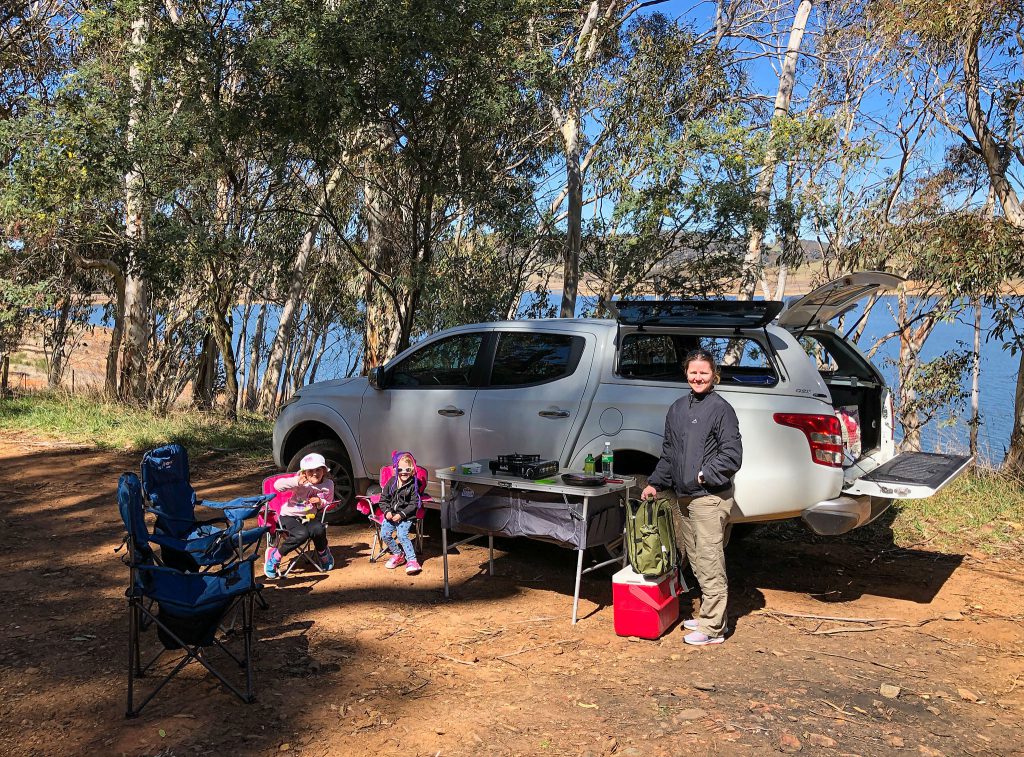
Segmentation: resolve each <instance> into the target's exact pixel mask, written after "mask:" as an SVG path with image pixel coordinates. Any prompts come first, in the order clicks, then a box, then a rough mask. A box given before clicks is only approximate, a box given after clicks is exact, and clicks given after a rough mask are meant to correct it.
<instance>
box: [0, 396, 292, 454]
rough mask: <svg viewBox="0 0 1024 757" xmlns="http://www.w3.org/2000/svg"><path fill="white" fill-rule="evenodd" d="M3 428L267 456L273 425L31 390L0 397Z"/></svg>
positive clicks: (107, 445)
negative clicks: (176, 443) (131, 406)
mask: <svg viewBox="0 0 1024 757" xmlns="http://www.w3.org/2000/svg"><path fill="white" fill-rule="evenodd" d="M0 426H3V428H5V429H8V430H10V431H24V432H28V433H32V434H38V435H40V436H46V437H55V438H59V439H66V440H69V441H75V442H79V443H81V444H83V445H86V446H94V447H96V448H99V449H114V450H127V451H133V452H142V451H144V450H147V449H151V448H153V447H156V446H158V445H161V444H168V443H172V442H178V443H180V444H183V445H185V446H186V447H187V448H189V449H190V450H195V451H205V450H232V451H238V452H241V453H244V454H246V455H250V456H253V457H268V456H269V454H270V449H271V443H272V439H271V433H272V424H271V422H270V421H268V420H267V419H265V418H259V417H256V416H248V415H247V416H243V417H240V418H239V419H238V420H237V421H229V420H226V419H225V418H223V417H221V416H218V415H216V414H212V413H200V412H198V411H194V410H193V411H183V410H176V411H171V412H168V413H154V412H150V411H147V410H144V409H139V408H130V407H125V406H124V405H121V404H115V403H111V402H105V401H103V400H100V399H95V398H91V397H86V396H82V395H69V394H63V393H45V394H30V395H24V396H20V397H13V398H9V399H2V400H0Z"/></svg>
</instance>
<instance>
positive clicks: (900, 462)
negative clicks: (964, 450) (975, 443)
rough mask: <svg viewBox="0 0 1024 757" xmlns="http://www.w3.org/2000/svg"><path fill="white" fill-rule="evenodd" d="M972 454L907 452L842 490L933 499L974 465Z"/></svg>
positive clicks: (883, 495)
mask: <svg viewBox="0 0 1024 757" xmlns="http://www.w3.org/2000/svg"><path fill="white" fill-rule="evenodd" d="M971 460H972V458H971V456H970V455H946V454H941V453H937V452H904V453H903V454H902V455H897V456H896V457H894V458H893V459H892V460H890V461H889V462H887V463H885V464H884V465H880V466H879V467H877V468H875V469H874V470H873V471H871V472H870V473H868V474H867V475H865V476H862V477H861V478H859V479H857V480H856V481H854V482H853V483H852V484H851V485H850V486H848V487H846V488H844V489H843V493H844V494H870V495H871V496H874V497H889V498H891V499H923V498H925V497H930V496H932V495H933V494H935V493H936V492H938V491H939V490H940V489H942V488H943V487H944V486H946V485H947V484H948V483H949V482H950V481H952V480H953V479H955V478H956V477H957V476H959V475H960V474H961V473H963V472H964V471H965V470H967V466H968V465H970V464H971Z"/></svg>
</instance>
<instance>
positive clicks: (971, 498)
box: [892, 470, 1024, 554]
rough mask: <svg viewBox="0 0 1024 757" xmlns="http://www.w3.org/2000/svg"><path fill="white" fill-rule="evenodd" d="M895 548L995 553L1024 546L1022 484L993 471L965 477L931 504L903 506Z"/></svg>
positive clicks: (894, 525) (918, 502) (896, 521)
mask: <svg viewBox="0 0 1024 757" xmlns="http://www.w3.org/2000/svg"><path fill="white" fill-rule="evenodd" d="M892 530H893V534H894V536H895V541H896V543H897V544H901V545H903V544H907V545H909V544H916V543H922V542H927V543H928V544H929V545H934V546H935V547H937V548H941V549H965V548H967V549H980V550H982V551H983V552H987V553H989V554H993V553H996V552H1000V551H1003V550H1004V549H1007V548H1012V547H1014V546H1020V545H1022V544H1024V482H1022V481H1020V480H1017V479H1014V478H1012V477H1011V476H1008V475H1002V474H1000V473H998V472H993V471H985V470H982V471H978V472H976V473H971V474H965V475H963V476H960V477H959V478H958V479H956V480H955V481H954V482H953V483H951V484H950V485H949V486H947V487H946V488H945V489H943V490H942V491H940V492H939V493H938V494H936V495H935V496H934V497H929V498H928V499H915V500H908V501H906V502H903V503H902V504H900V505H899V509H898V511H897V515H896V517H895V519H894V520H893V522H892Z"/></svg>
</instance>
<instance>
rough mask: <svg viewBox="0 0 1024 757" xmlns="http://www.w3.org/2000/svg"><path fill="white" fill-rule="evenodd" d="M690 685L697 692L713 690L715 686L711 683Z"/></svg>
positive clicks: (697, 682) (701, 682) (698, 682)
mask: <svg viewBox="0 0 1024 757" xmlns="http://www.w3.org/2000/svg"><path fill="white" fill-rule="evenodd" d="M692 685H693V688H695V689H697V691H714V690H715V684H713V683H711V681H694V682H693V684H692Z"/></svg>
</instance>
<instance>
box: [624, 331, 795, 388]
mask: <svg viewBox="0 0 1024 757" xmlns="http://www.w3.org/2000/svg"><path fill="white" fill-rule="evenodd" d="M698 347H701V348H703V349H705V350H708V351H709V352H710V353H711V354H712V355H714V356H715V359H716V360H717V361H718V363H719V365H720V366H721V371H722V383H723V384H733V385H740V386H774V385H775V384H776V383H778V376H777V374H776V372H775V367H774V365H773V364H772V362H771V360H770V359H769V356H768V352H767V350H765V348H764V346H763V345H762V344H761V343H760V342H758V341H756V340H754V339H749V338H747V337H731V336H730V337H719V336H697V335H694V334H652V333H648V332H636V333H633V334H627V335H626V336H625V337H624V338H623V340H622V348H621V349H620V351H619V366H618V373H619V375H620V376H623V377H625V378H634V379H643V380H646V381H674V382H680V383H685V382H686V376H685V375H683V369H682V362H683V358H684V357H686V354H687V353H688V352H690V351H691V350H694V349H697V348H698Z"/></svg>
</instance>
